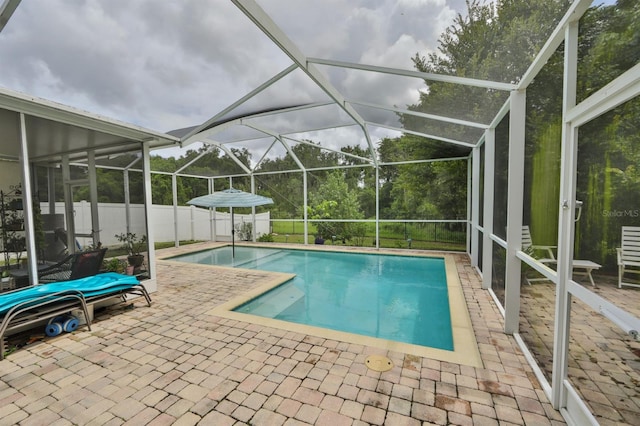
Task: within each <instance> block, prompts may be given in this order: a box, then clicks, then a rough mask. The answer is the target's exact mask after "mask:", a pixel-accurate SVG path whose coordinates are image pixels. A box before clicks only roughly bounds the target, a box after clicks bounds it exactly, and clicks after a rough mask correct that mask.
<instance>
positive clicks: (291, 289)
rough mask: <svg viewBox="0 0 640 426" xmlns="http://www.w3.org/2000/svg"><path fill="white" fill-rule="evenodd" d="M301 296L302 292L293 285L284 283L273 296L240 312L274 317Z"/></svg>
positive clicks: (302, 295)
mask: <svg viewBox="0 0 640 426" xmlns="http://www.w3.org/2000/svg"><path fill="white" fill-rule="evenodd" d="M303 297H304V292H303V291H301V290H299V289H298V288H297V287H296V286H295V285H287V284H285V287H284V288H283V289H282V290H277V293H276V294H274V295H273V297H269V298H268V299H267V300H265V301H264V302H263V303H261V304H260V305H258V306H253V307H252V308H251V309H250V310H245V309H244V308H243V309H242V310H241V312H245V313H247V314H253V315H259V316H263V317H267V318H274V317H275V316H277V315H278V314H279V313H281V312H283V311H285V310H286V309H288V308H289V307H291V306H292V305H293V304H294V303H296V302H297V301H299V300H300V299H302V298H303Z"/></svg>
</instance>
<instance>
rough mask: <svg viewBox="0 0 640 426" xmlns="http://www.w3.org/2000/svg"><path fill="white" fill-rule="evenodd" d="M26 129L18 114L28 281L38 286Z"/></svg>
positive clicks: (23, 119)
mask: <svg viewBox="0 0 640 426" xmlns="http://www.w3.org/2000/svg"><path fill="white" fill-rule="evenodd" d="M27 142H28V141H27V128H26V123H25V118H24V113H20V166H21V169H22V199H23V200H24V203H23V205H24V215H25V219H26V220H25V224H26V227H25V229H26V237H25V240H26V243H27V257H28V259H29V263H28V265H29V280H30V282H32V283H33V284H34V285H38V258H37V250H36V242H35V238H34V236H35V228H34V226H33V225H34V223H33V220H34V215H33V203H31V202H30V200H32V199H33V194H32V191H31V173H30V167H29V148H28V143H27Z"/></svg>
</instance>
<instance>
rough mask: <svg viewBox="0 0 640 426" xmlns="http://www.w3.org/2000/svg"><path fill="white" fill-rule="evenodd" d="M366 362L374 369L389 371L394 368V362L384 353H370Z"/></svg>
mask: <svg viewBox="0 0 640 426" xmlns="http://www.w3.org/2000/svg"><path fill="white" fill-rule="evenodd" d="M364 364H365V365H366V366H367V367H369V369H370V370H373V371H389V370H391V369H392V368H393V362H391V360H390V359H389V358H387V357H386V356H382V355H369V356H368V357H367V359H366V360H365V361H364Z"/></svg>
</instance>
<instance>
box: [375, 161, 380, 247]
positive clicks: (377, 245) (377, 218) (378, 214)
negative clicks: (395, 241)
mask: <svg viewBox="0 0 640 426" xmlns="http://www.w3.org/2000/svg"><path fill="white" fill-rule="evenodd" d="M375 169H376V249H379V248H380V166H379V165H377V164H376V165H375Z"/></svg>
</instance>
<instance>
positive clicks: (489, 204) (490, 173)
mask: <svg viewBox="0 0 640 426" xmlns="http://www.w3.org/2000/svg"><path fill="white" fill-rule="evenodd" d="M497 122H499V119H498V118H497V117H496V120H494V123H492V125H491V128H489V129H487V130H486V132H485V138H484V147H485V148H484V197H483V199H484V206H481V207H480V208H482V209H483V214H482V216H483V217H484V221H483V222H482V226H483V229H484V232H483V238H482V288H483V289H485V290H487V289H490V288H491V281H493V267H492V266H493V240H492V239H491V235H492V234H493V219H492V218H493V190H494V188H493V186H494V180H495V179H494V174H495V171H494V169H495V160H494V159H495V158H496V126H497Z"/></svg>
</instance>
